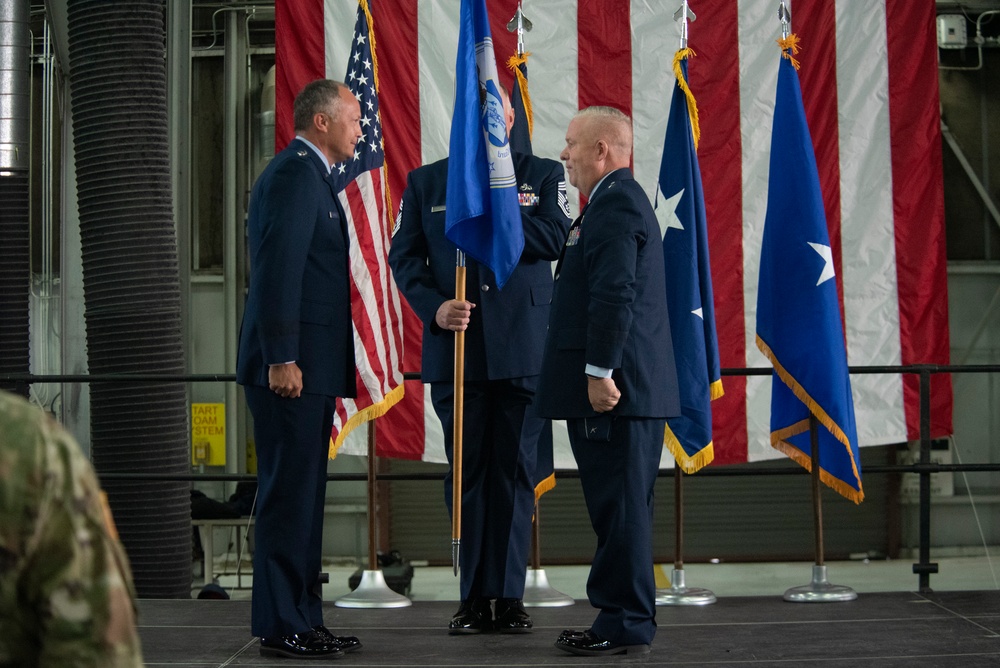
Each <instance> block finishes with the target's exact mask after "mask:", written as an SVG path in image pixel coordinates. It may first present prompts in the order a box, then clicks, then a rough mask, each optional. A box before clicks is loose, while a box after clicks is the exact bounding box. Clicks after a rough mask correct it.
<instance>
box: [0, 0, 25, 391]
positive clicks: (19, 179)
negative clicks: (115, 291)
mask: <svg viewBox="0 0 1000 668" xmlns="http://www.w3.org/2000/svg"><path fill="white" fill-rule="evenodd" d="M28 8H29V7H28V3H27V2H0V373H28V371H29V370H30V353H29V343H28V342H29V329H28V322H29V316H28V313H29V301H28V291H29V289H30V285H31V277H30V271H31V270H30V252H29V248H30V243H29V240H30V233H31V227H30V220H29V206H28V202H29V195H28V192H29V191H28V174H29V158H30V150H29V136H30V127H31V126H30V120H29V118H30V111H29V109H30V96H29V90H30V87H29V75H30V70H29V62H30V54H31V37H30V31H29V28H28ZM0 388H3V389H5V390H10V391H14V392H17V393H18V394H20V395H22V396H25V397H26V396H28V385H27V383H0Z"/></svg>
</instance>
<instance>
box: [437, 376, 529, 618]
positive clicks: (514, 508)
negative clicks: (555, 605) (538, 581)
mask: <svg viewBox="0 0 1000 668" xmlns="http://www.w3.org/2000/svg"><path fill="white" fill-rule="evenodd" d="M536 383H537V377H534V376H531V377H527V378H511V379H505V380H491V381H485V382H471V383H465V397H464V400H465V406H464V415H463V427H464V428H463V431H462V434H463V435H462V464H463V465H462V536H461V549H460V551H459V565H460V567H461V584H460V590H461V596H462V600H467V599H470V598H478V597H484V598H521V597H523V596H524V580H525V575H526V572H527V566H528V551H529V550H530V548H531V516H532V513H533V512H534V507H535V459H536V454H537V445H538V434H539V433H540V431H541V429H542V426H543V425H544V424H545V420H543V419H541V418H538V417H534V416H533V415H529V407H530V404H531V401H532V398H533V397H534V392H535V385H536ZM431 399H432V400H433V402H434V410H435V412H436V413H437V415H438V418H440V420H441V424H442V426H443V428H444V441H445V451H446V452H447V455H448V462H449V463H451V462H452V455H453V452H452V436H453V426H452V425H453V420H452V414H453V412H454V390H453V387H452V384H451V383H432V384H431ZM452 484H453V483H452V472H451V470H449V472H448V475H447V477H446V478H445V503H446V504H447V506H448V512H449V514H450V513H451V510H452Z"/></svg>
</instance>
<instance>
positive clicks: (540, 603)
mask: <svg viewBox="0 0 1000 668" xmlns="http://www.w3.org/2000/svg"><path fill="white" fill-rule="evenodd" d="M521 600H522V601H523V602H524V607H526V608H562V607H564V606H567V605H574V604H575V603H576V601H574V600H573V597H572V596H568V595H566V594H564V593H562V592H561V591H559V590H558V589H555V588H553V587H552V585H550V584H549V579H548V578H547V577H545V569H544V568H529V569H528V574H527V576H526V577H525V582H524V597H523V598H522V599H521Z"/></svg>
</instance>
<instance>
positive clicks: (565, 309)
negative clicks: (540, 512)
mask: <svg viewBox="0 0 1000 668" xmlns="http://www.w3.org/2000/svg"><path fill="white" fill-rule="evenodd" d="M631 153H632V123H631V120H630V119H629V117H628V116H626V115H625V114H623V113H621V112H620V111H618V110H616V109H612V108H610V107H590V108H588V109H584V110H583V111H580V112H579V113H578V114H577V115H576V116H575V117H574V118H573V120H572V121H571V122H570V125H569V129H568V130H567V132H566V148H565V149H563V152H562V155H561V156H560V157H561V158H562V159H563V161H565V163H566V172H567V174H568V176H569V181H570V183H572V184H573V185H575V186H576V187H577V188H579V189H580V192H581V193H583V194H584V195H585V196H587V197H588V198H589V202H588V204H587V206H585V207H584V210H583V211H582V212H581V214H580V217H579V218H577V220H576V221H574V222H573V225H572V226H571V228H570V232H569V236H568V237H567V240H566V245H565V247H564V248H563V251H562V256H561V257H560V259H559V264H558V265H557V268H556V281H555V290H554V293H553V298H552V313H551V316H550V318H549V330H548V336H547V338H546V341H545V355H544V361H543V364H542V373H541V376H540V378H539V387H538V395H537V397H536V405H537V408H538V411H539V413H540V414H541V415H543V416H545V417H551V418H565V419H566V420H567V427H568V429H569V437H570V445H571V446H572V448H573V454H574V456H575V457H576V461H577V465H578V466H579V469H580V481H581V483H582V485H583V493H584V498H585V500H586V503H587V510H588V512H589V514H590V521H591V524H592V525H593V527H594V531H595V532H596V533H597V551H596V552H595V554H594V560H593V563H592V566H591V570H590V578H589V580H588V581H587V595H588V597H589V598H590V602H591V604H592V605H593V606H594V607H595V608H597V609H598V610H599V612H598V615H597V618H596V619H595V620H594V623H593V624H592V625H591V628H590V629H588V630H586V631H564V632H563V634H562V635H560V636H559V639H558V640H557V642H556V646H557V647H559V648H560V649H563V650H566V651H568V652H572V653H574V654H581V655H588V656H589V655H606V654H620V653H638V654H643V653H646V652H648V651H649V645H650V643H651V642H652V640H653V634H654V633H655V631H656V622H655V620H654V616H655V595H656V590H655V583H654V580H653V545H652V519H653V483H654V482H655V481H656V474H657V469H658V467H659V462H660V453H661V452H662V450H663V430H664V426H665V423H666V418H667V417H672V416H674V415H678V414H679V413H680V405H679V401H678V391H677V373H676V369H675V367H674V354H673V347H672V345H671V341H670V326H669V320H668V316H667V298H666V287H665V278H664V273H663V246H662V242H661V237H660V228H659V225H658V224H657V221H656V216H655V214H654V213H653V208H652V206H650V204H649V199H648V198H647V197H646V194H645V193H644V192H643V190H642V188H641V187H640V186H639V184H638V183H636V181H635V180H634V179H633V178H632V174H631V172H630V171H629V169H628V166H629V159H630V156H631Z"/></svg>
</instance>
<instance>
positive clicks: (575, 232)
mask: <svg viewBox="0 0 1000 668" xmlns="http://www.w3.org/2000/svg"><path fill="white" fill-rule="evenodd" d="M580 229H581V228H580V226H579V225H577V226H576V227H574V228H573V229H571V230H570V231H569V236H568V237H566V245H567V246H575V245H577V244H578V243H580Z"/></svg>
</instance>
